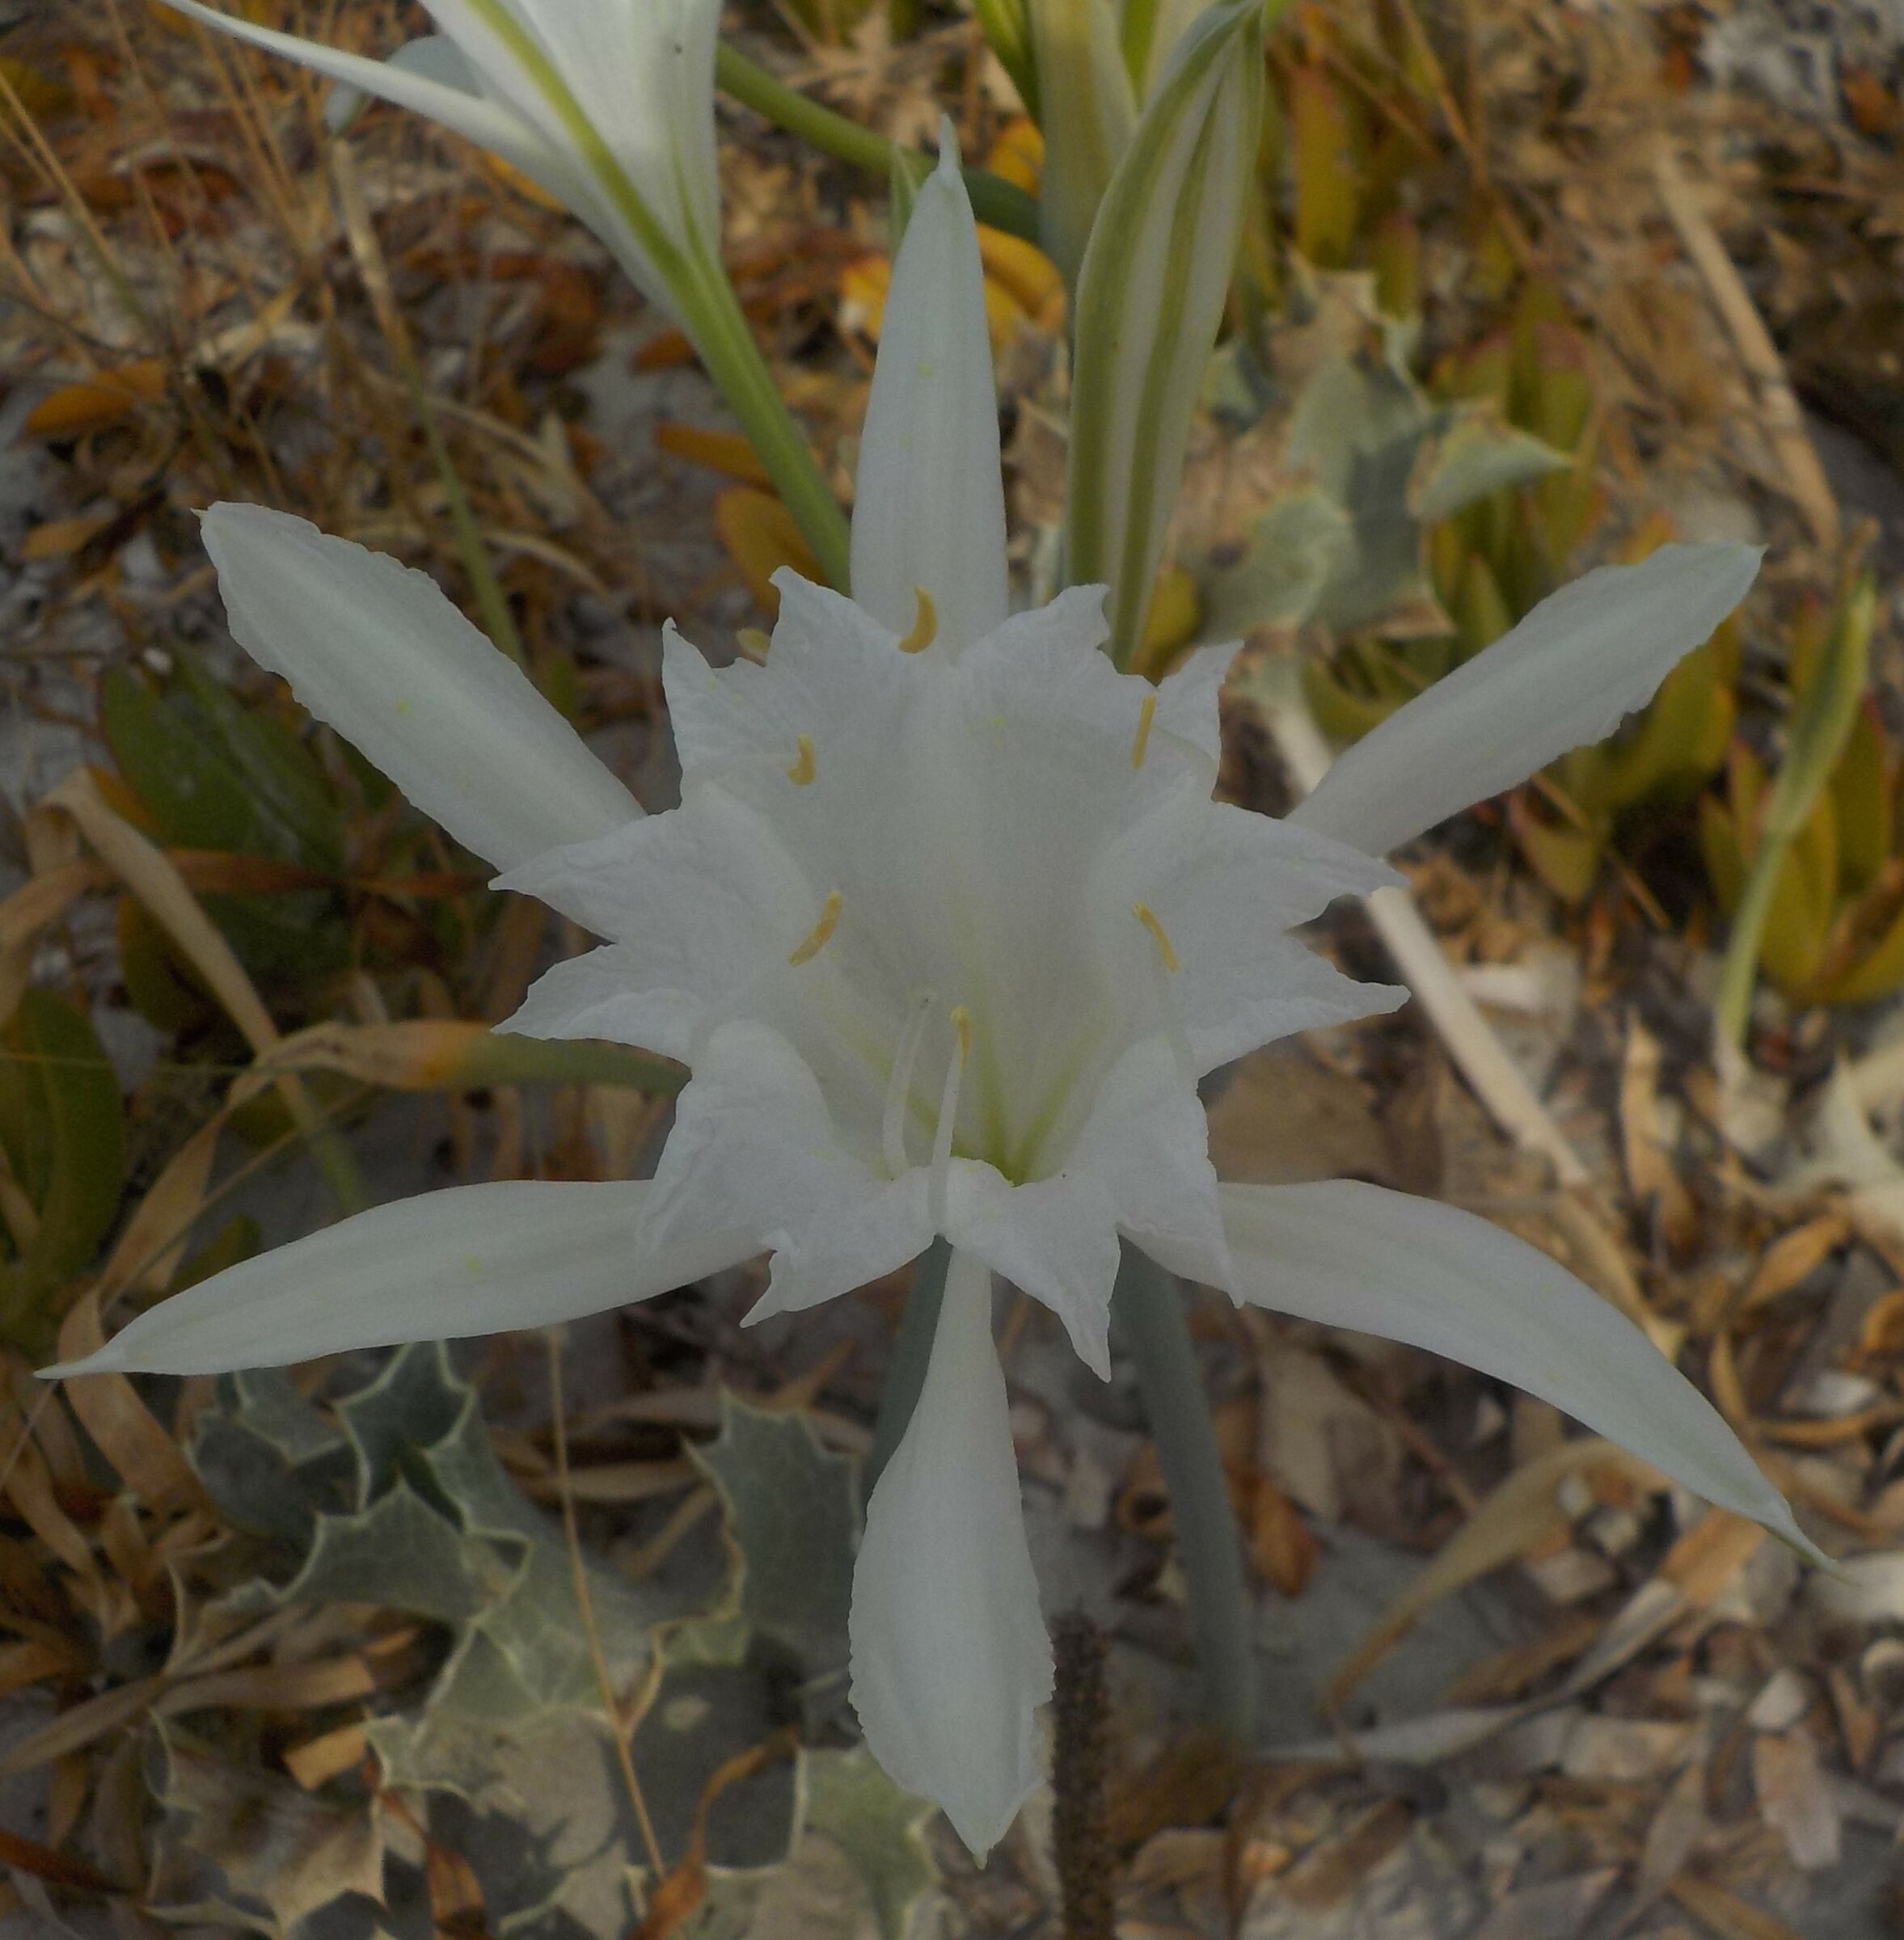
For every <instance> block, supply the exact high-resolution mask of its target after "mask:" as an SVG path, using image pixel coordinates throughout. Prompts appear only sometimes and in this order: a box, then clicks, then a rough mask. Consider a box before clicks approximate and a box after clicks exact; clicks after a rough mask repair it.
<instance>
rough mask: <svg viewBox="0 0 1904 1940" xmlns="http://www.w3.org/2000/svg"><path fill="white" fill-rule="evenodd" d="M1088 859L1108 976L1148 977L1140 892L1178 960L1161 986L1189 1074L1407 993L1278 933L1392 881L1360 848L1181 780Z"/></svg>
mask: <svg viewBox="0 0 1904 1940" xmlns="http://www.w3.org/2000/svg"><path fill="white" fill-rule="evenodd" d="M1096 873H1097V876H1098V879H1099V880H1100V883H1101V885H1102V887H1101V888H1100V891H1099V893H1098V898H1097V900H1098V904H1099V906H1100V909H1102V910H1103V911H1104V916H1103V917H1102V919H1101V920H1102V921H1103V922H1104V923H1105V924H1106V925H1107V926H1108V927H1107V929H1106V930H1105V933H1104V934H1103V936H1102V937H1101V938H1100V943H1099V947H1100V951H1101V953H1102V954H1103V955H1104V957H1105V958H1106V959H1107V960H1108V961H1110V962H1111V963H1112V964H1117V965H1118V966H1119V968H1117V970H1116V972H1115V974H1114V979H1113V981H1116V982H1117V984H1119V985H1121V987H1123V988H1124V989H1128V990H1141V989H1146V988H1147V987H1149V986H1150V985H1151V984H1152V983H1153V982H1154V981H1155V975H1156V963H1155V958H1156V952H1157V950H1158V948H1159V945H1158V943H1157V941H1156V938H1155V937H1154V936H1152V935H1150V934H1147V933H1146V930H1144V929H1143V928H1142V927H1140V926H1139V925H1138V923H1137V922H1134V921H1132V920H1131V919H1130V917H1129V914H1128V913H1129V911H1130V910H1131V909H1133V908H1134V906H1135V905H1139V904H1141V905H1142V906H1143V907H1144V908H1145V909H1148V910H1149V911H1150V913H1151V914H1152V916H1154V917H1155V919H1156V921H1157V922H1158V924H1159V926H1160V928H1161V930H1162V931H1163V935H1164V936H1165V937H1167V938H1168V939H1169V941H1170V945H1171V948H1172V953H1173V955H1175V958H1176V968H1175V969H1174V970H1172V971H1170V972H1168V974H1167V976H1166V978H1165V980H1164V990H1163V996H1164V998H1165V1000H1166V1001H1167V1002H1169V1003H1170V1005H1171V1006H1172V1007H1173V1009H1174V1010H1175V1011H1176V1016H1177V1019H1178V1020H1179V1021H1180V1024H1181V1026H1182V1028H1183V1031H1184V1035H1185V1036H1186V1037H1187V1038H1188V1042H1189V1048H1190V1052H1191V1054H1192V1056H1193V1061H1194V1062H1195V1065H1196V1067H1197V1072H1198V1073H1199V1074H1200V1075H1201V1073H1204V1072H1206V1071H1210V1070H1214V1069H1215V1068H1216V1067H1217V1066H1218V1065H1223V1064H1227V1063H1229V1062H1230V1061H1231V1059H1232V1058H1237V1057H1240V1056H1243V1054H1244V1053H1245V1052H1248V1051H1252V1050H1255V1049H1256V1048H1257V1047H1258V1046H1259V1045H1262V1044H1271V1043H1273V1042H1274V1041H1275V1040H1277V1039H1278V1038H1281V1037H1288V1036H1291V1035H1294V1033H1296V1032H1297V1031H1314V1030H1320V1029H1323V1028H1324V1027H1327V1026H1328V1025H1332V1024H1340V1023H1351V1022H1353V1020H1354V1019H1357V1018H1360V1017H1369V1016H1374V1015H1376V1014H1379V1013H1381V1012H1383V1011H1387V1010H1394V1009H1395V1007H1396V1006H1398V1005H1400V1004H1402V1003H1404V1002H1407V999H1408V993H1407V991H1406V990H1404V989H1400V988H1397V987H1394V986H1391V985H1385V984H1361V983H1357V982H1355V981H1353V979H1351V978H1349V977H1346V976H1343V975H1342V973H1341V972H1340V971H1339V970H1337V969H1336V968H1335V967H1334V966H1333V965H1332V964H1329V963H1328V962H1326V961H1324V959H1322V958H1321V957H1319V956H1318V955H1316V954H1315V952H1314V951H1311V950H1309V949H1307V948H1306V947H1304V946H1303V945H1302V944H1301V943H1298V942H1296V941H1295V940H1294V938H1291V937H1290V935H1289V934H1287V932H1288V931H1289V930H1290V929H1292V928H1293V927H1294V926H1295V925H1297V924H1298V923H1305V922H1308V921H1310V919H1311V917H1316V916H1319V915H1320V914H1321V913H1322V912H1323V910H1324V909H1327V908H1328V905H1329V904H1330V903H1332V902H1333V901H1334V900H1336V898H1337V897H1338V896H1366V895H1368V894H1369V893H1370V892H1371V891H1373V890H1375V889H1378V888H1382V887H1383V885H1384V884H1389V883H1392V882H1393V881H1395V875H1394V872H1393V871H1391V870H1390V869H1389V868H1388V867H1387V865H1386V864H1385V863H1383V862H1376V861H1374V860H1373V859H1372V858H1370V857H1368V856H1366V855H1364V854H1362V852H1361V851H1360V850H1355V849H1351V848H1349V847H1347V846H1345V844H1343V843H1340V842H1336V841H1330V840H1329V839H1328V837H1319V836H1317V835H1315V833H1313V832H1312V831H1311V830H1308V829H1302V828H1298V827H1297V826H1296V825H1294V824H1292V823H1290V822H1286V821H1277V820H1275V819H1274V818H1273V817H1272V816H1264V815H1257V814H1254V813H1252V812H1250V811H1249V810H1248V809H1243V808H1234V807H1232V806H1231V805H1230V804H1228V803H1221V802H1211V801H1209V800H1207V799H1204V798H1203V797H1202V796H1201V795H1193V794H1192V792H1191V791H1190V790H1189V789H1188V787H1185V788H1184V790H1183V791H1182V793H1181V795H1180V797H1179V798H1177V799H1174V800H1173V801H1172V803H1169V804H1168V805H1167V807H1165V808H1159V810H1158V811H1157V812H1155V813H1153V814H1151V815H1150V816H1146V817H1145V819H1144V820H1142V821H1141V822H1140V823H1138V825H1136V827H1134V829H1131V830H1130V831H1129V833H1128V834H1127V835H1126V836H1125V837H1124V838H1123V839H1122V840H1121V841H1118V842H1117V843H1116V844H1115V845H1114V846H1111V847H1109V848H1108V849H1106V850H1104V853H1103V854H1101V855H1100V857H1099V858H1097V860H1096Z"/></svg>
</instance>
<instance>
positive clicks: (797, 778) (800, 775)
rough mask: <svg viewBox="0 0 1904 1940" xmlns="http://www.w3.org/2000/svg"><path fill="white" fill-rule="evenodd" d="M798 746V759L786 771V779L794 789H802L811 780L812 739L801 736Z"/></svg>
mask: <svg viewBox="0 0 1904 1940" xmlns="http://www.w3.org/2000/svg"><path fill="white" fill-rule="evenodd" d="M799 745H800V758H799V759H798V760H797V761H795V762H794V764H793V765H792V767H791V768H789V769H788V770H787V780H788V781H790V782H792V784H793V785H794V787H796V788H804V787H806V785H807V783H808V782H810V781H811V780H812V779H813V774H814V769H813V736H811V735H810V734H803V735H802V736H800V744H799Z"/></svg>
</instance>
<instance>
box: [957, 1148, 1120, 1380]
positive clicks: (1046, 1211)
mask: <svg viewBox="0 0 1904 1940" xmlns="http://www.w3.org/2000/svg"><path fill="white" fill-rule="evenodd" d="M945 1237H946V1238H948V1239H949V1240H950V1241H951V1242H952V1244H953V1245H954V1246H956V1247H959V1248H960V1249H961V1250H964V1251H966V1252H969V1253H970V1254H972V1255H973V1257H974V1258H976V1259H982V1260H983V1261H984V1262H985V1263H986V1265H987V1266H988V1267H990V1268H991V1269H992V1271H993V1272H995V1273H1002V1274H1003V1276H1005V1278H1006V1279H1007V1280H1010V1281H1011V1284H1013V1285H1014V1286H1015V1287H1019V1288H1022V1289H1023V1290H1024V1292H1025V1293H1029V1294H1030V1295H1031V1296H1032V1298H1033V1299H1034V1300H1041V1301H1043V1302H1044V1303H1045V1305H1046V1306H1048V1307H1049V1308H1050V1310H1052V1312H1053V1313H1054V1314H1057V1316H1058V1318H1059V1319H1060V1320H1061V1321H1062V1322H1064V1326H1065V1331H1066V1333H1067V1334H1068V1335H1070V1339H1071V1345H1072V1346H1073V1347H1075V1348H1076V1349H1077V1351H1078V1356H1079V1359H1080V1360H1083V1362H1084V1364H1086V1365H1087V1367H1088V1368H1090V1369H1091V1372H1092V1373H1095V1374H1096V1375H1097V1376H1098V1377H1099V1378H1100V1380H1104V1381H1108V1380H1109V1379H1110V1377H1111V1343H1110V1315H1111V1288H1112V1286H1113V1285H1114V1284H1116V1282H1117V1256H1118V1252H1119V1247H1118V1244H1117V1204H1116V1202H1115V1201H1114V1200H1112V1197H1111V1195H1110V1191H1109V1190H1108V1187H1107V1186H1106V1183H1105V1182H1104V1180H1102V1179H1099V1178H1097V1177H1096V1175H1094V1174H1092V1173H1091V1172H1090V1171H1087V1170H1084V1169H1083V1167H1079V1169H1078V1170H1076V1171H1067V1172H1063V1173H1059V1174H1058V1175H1055V1176H1054V1177H1053V1178H1050V1179H1038V1180H1036V1181H1034V1182H1033V1183H1031V1184H1029V1185H1024V1186H1015V1185H1013V1184H1011V1183H1010V1181H1008V1180H1007V1179H1005V1178H1003V1176H1002V1175H1000V1174H999V1173H998V1172H996V1171H994V1170H993V1168H992V1167H991V1166H985V1165H980V1164H978V1163H977V1162H976V1161H973V1160H971V1159H957V1160H955V1161H954V1162H953V1164H952V1171H951V1174H950V1175H949V1177H948V1180H947V1183H946V1195H945Z"/></svg>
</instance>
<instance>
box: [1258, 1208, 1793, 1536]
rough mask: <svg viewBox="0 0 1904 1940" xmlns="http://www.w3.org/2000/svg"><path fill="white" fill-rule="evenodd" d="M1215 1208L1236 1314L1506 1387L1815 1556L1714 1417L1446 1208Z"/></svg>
mask: <svg viewBox="0 0 1904 1940" xmlns="http://www.w3.org/2000/svg"><path fill="white" fill-rule="evenodd" d="M1222 1201H1223V1224H1224V1226H1225V1228H1226V1230H1227V1232H1228V1234H1229V1238H1230V1250H1231V1258H1232V1259H1233V1260H1234V1262H1235V1275H1236V1277H1235V1280H1233V1281H1232V1282H1231V1289H1230V1290H1231V1293H1233V1294H1235V1296H1236V1297H1238V1298H1239V1299H1241V1300H1246V1301H1249V1302H1251V1303H1252V1305H1256V1306H1261V1307H1269V1308H1272V1309H1273V1310H1276V1311H1277V1312H1279V1313H1284V1314H1297V1315H1299V1316H1300V1317H1301V1318H1303V1319H1305V1320H1314V1321H1320V1322H1325V1323H1327V1324H1328V1325H1329V1326H1339V1327H1352V1328H1354V1329H1355V1330H1357V1331H1358V1332H1361V1333H1364V1334H1379V1335H1383V1336H1385V1337H1386V1338H1387V1339H1391V1340H1400V1341H1405V1342H1407V1343H1408V1344H1409V1345H1410V1346H1412V1347H1425V1348H1426V1349H1428V1351H1429V1352H1430V1353H1434V1354H1445V1355H1446V1356H1448V1357H1449V1358H1450V1360H1459V1361H1464V1362H1466V1363H1467V1365H1468V1366H1470V1367H1471V1368H1478V1369H1480V1371H1481V1372H1482V1373H1484V1374H1491V1375H1493V1376H1495V1377H1497V1378H1498V1379H1500V1380H1502V1381H1512V1382H1513V1384H1514V1385H1515V1386H1516V1387H1519V1388H1524V1389H1526V1390H1527V1392H1528V1393H1529V1394H1537V1395H1539V1397H1540V1398H1542V1399H1543V1401H1551V1402H1552V1403H1553V1404H1554V1406H1555V1407H1557V1408H1560V1409H1562V1410H1564V1411H1565V1412H1566V1413H1568V1414H1569V1415H1573V1416H1574V1417H1575V1418H1576V1419H1578V1420H1580V1421H1582V1422H1584V1423H1585V1424H1586V1425H1587V1426H1588V1427H1589V1428H1591V1429H1593V1430H1594V1432H1595V1433H1596V1434H1599V1435H1604V1436H1606V1437H1607V1438H1608V1439H1609V1440H1612V1441H1617V1442H1619V1444H1621V1445H1622V1446H1623V1447H1624V1448H1627V1449H1632V1452H1633V1453H1635V1454H1636V1455H1638V1456H1640V1457H1641V1458H1642V1459H1643V1460H1644V1461H1649V1462H1651V1463H1652V1464H1653V1466H1655V1467H1656V1468H1657V1469H1660V1470H1662V1471H1663V1472H1664V1473H1665V1474H1668V1475H1670V1476H1671V1477H1672V1478H1674V1481H1676V1482H1683V1483H1684V1484H1685V1486H1686V1487H1687V1488H1690V1489H1693V1490H1695V1491H1697V1492H1698V1493H1699V1495H1703V1496H1704V1497H1705V1498H1706V1499H1708V1501H1709V1502H1715V1503H1717V1504H1719V1506H1720V1508H1726V1509H1731V1510H1733V1511H1734V1512H1736V1513H1737V1514H1738V1515H1741V1516H1749V1517H1750V1518H1751V1520H1754V1522H1760V1523H1763V1524H1764V1525H1765V1526H1766V1527H1767V1529H1771V1530H1772V1531H1773V1532H1774V1533H1775V1534H1777V1535H1779V1536H1782V1537H1784V1538H1785V1539H1786V1540H1787V1541H1789V1542H1791V1543H1792V1544H1794V1545H1796V1546H1797V1547H1798V1548H1800V1549H1801V1550H1804V1551H1805V1553H1806V1554H1809V1555H1812V1556H1814V1557H1815V1556H1816V1555H1817V1551H1816V1550H1815V1549H1814V1548H1813V1546H1812V1545H1811V1544H1810V1543H1809V1541H1807V1540H1806V1539H1805V1537H1804V1536H1803V1535H1802V1534H1801V1533H1800V1531H1799V1529H1798V1525H1796V1522H1794V1521H1793V1520H1792V1512H1791V1510H1790V1509H1789V1508H1788V1507H1787V1506H1786V1503H1785V1499H1784V1497H1783V1496H1782V1495H1779V1492H1778V1491H1777V1490H1776V1489H1775V1488H1774V1487H1772V1486H1771V1483H1770V1482H1767V1480H1766V1478H1764V1476H1763V1474H1760V1473H1759V1470H1758V1464H1757V1463H1756V1462H1755V1461H1753V1459H1752V1457H1750V1455H1749V1454H1748V1453H1746V1449H1745V1448H1744V1447H1743V1446H1742V1445H1741V1443H1740V1442H1739V1440H1738V1439H1737V1436H1734V1435H1733V1432H1732V1430H1731V1429H1730V1428H1728V1427H1727V1426H1726V1424H1725V1419H1724V1418H1723V1417H1722V1416H1721V1415H1720V1414H1719V1412H1718V1411H1717V1410H1716V1409H1715V1408H1714V1407H1712V1403H1711V1402H1708V1400H1707V1399H1706V1398H1705V1397H1704V1396H1703V1395H1702V1394H1700V1393H1699V1390H1697V1389H1696V1388H1695V1387H1694V1386H1693V1385H1692V1384H1691V1381H1687V1379H1686V1377H1684V1376H1683V1375H1682V1374H1681V1373H1679V1372H1678V1369H1675V1368H1674V1366H1673V1365H1672V1364H1671V1363H1670V1361H1668V1360H1666V1359H1665V1356H1663V1355H1661V1353H1660V1352H1659V1351H1658V1350H1657V1348H1656V1347H1654V1346H1653V1343H1652V1342H1651V1341H1649V1339H1647V1338H1646V1336H1645V1335H1644V1334H1642V1333H1641V1332H1640V1330H1639V1329H1638V1328H1637V1327H1636V1326H1633V1325H1632V1322H1630V1321H1628V1320H1627V1319H1626V1318H1624V1317H1623V1315H1621V1314H1619V1313H1618V1312H1616V1311H1615V1310H1614V1309H1613V1308H1612V1307H1611V1306H1609V1305H1607V1303H1606V1301H1603V1300H1602V1299H1601V1298H1600V1297H1599V1296H1598V1294H1597V1293H1594V1291H1593V1290H1592V1289H1591V1288H1589V1287H1587V1286H1585V1285H1584V1284H1582V1283H1581V1281H1579V1280H1576V1279H1575V1278H1574V1276H1573V1275H1572V1274H1571V1273H1569V1272H1567V1270H1566V1269H1565V1268H1564V1267H1561V1266H1559V1265H1557V1264H1556V1263H1555V1262H1554V1261H1553V1260H1551V1259H1548V1258H1547V1255H1545V1254H1544V1253H1542V1252H1539V1251H1537V1250H1535V1248H1534V1247H1532V1246H1528V1245H1527V1244H1526V1242H1523V1241H1522V1240H1518V1239H1516V1238H1514V1237H1513V1234H1509V1233H1504V1232H1503V1231H1502V1230H1501V1229H1500V1228H1499V1227H1498V1226H1495V1225H1489V1224H1488V1221H1485V1220H1483V1219H1477V1218H1476V1217H1475V1216H1474V1215H1473V1214H1472V1213H1463V1212H1461V1211H1459V1209H1457V1208H1454V1207H1453V1206H1444V1205H1440V1204H1436V1203H1435V1202H1433V1200H1424V1199H1413V1198H1411V1197H1409V1196H1408V1195H1407V1194H1406V1193H1401V1192H1390V1191H1385V1190H1384V1189H1383V1187H1379V1186H1369V1185H1361V1184H1357V1183H1354V1182H1353V1181H1350V1180H1347V1179H1334V1180H1330V1181H1328V1182H1326V1183H1322V1184H1319V1185H1300V1186H1225V1187H1223V1188H1222Z"/></svg>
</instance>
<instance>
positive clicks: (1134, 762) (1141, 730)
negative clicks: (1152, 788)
mask: <svg viewBox="0 0 1904 1940" xmlns="http://www.w3.org/2000/svg"><path fill="white" fill-rule="evenodd" d="M1156 718H1157V697H1156V695H1155V694H1146V695H1145V696H1144V704H1143V706H1142V708H1141V709H1140V710H1139V711H1138V717H1137V739H1136V740H1134V741H1133V742H1132V743H1131V744H1130V765H1131V766H1132V767H1133V768H1141V767H1142V766H1143V765H1144V751H1145V749H1147V748H1148V747H1149V746H1150V723H1151V722H1153V721H1154V720H1155V719H1156Z"/></svg>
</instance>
